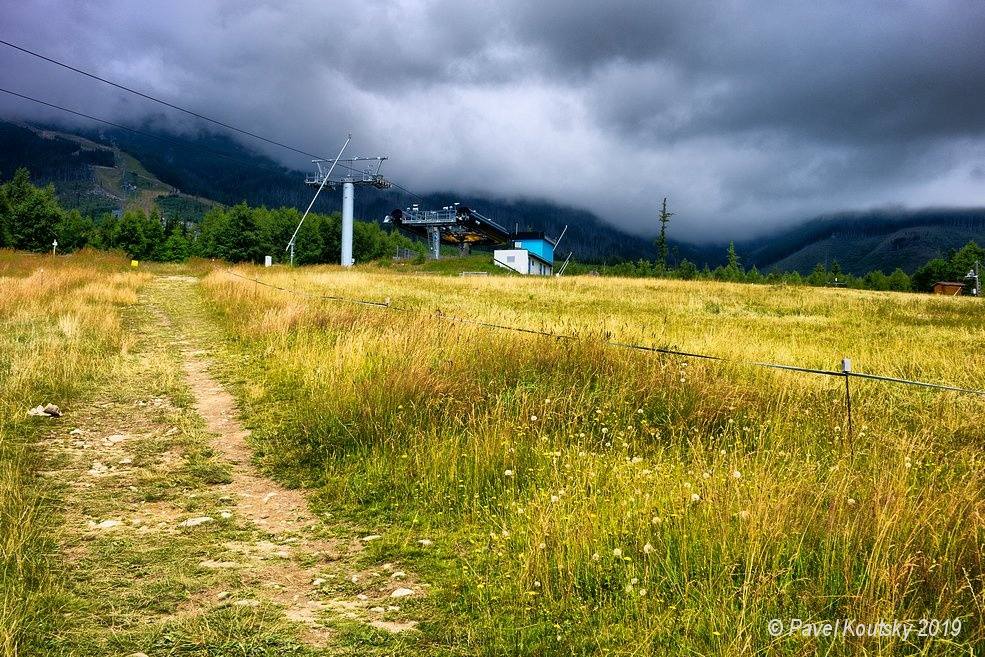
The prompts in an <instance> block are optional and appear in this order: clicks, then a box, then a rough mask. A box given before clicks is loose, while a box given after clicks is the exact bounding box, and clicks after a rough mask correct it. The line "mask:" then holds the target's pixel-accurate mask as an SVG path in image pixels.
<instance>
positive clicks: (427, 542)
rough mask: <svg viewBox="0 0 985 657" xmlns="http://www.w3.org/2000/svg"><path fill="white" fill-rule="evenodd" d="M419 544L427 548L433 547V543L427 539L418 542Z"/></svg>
mask: <svg viewBox="0 0 985 657" xmlns="http://www.w3.org/2000/svg"><path fill="white" fill-rule="evenodd" d="M418 543H420V544H421V545H423V546H424V547H427V546H429V545H433V542H432V541H431V540H429V539H426V538H422V539H421V540H419V541H418Z"/></svg>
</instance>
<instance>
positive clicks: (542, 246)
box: [516, 239, 554, 264]
mask: <svg viewBox="0 0 985 657" xmlns="http://www.w3.org/2000/svg"><path fill="white" fill-rule="evenodd" d="M516 241H517V242H519V243H520V247H519V248H521V249H526V250H527V251H530V252H531V253H533V254H534V255H535V256H537V257H538V258H541V259H543V260H546V261H547V262H549V263H552V264H553V262H554V247H553V246H551V243H550V242H548V241H547V240H543V239H531V240H523V239H521V240H516Z"/></svg>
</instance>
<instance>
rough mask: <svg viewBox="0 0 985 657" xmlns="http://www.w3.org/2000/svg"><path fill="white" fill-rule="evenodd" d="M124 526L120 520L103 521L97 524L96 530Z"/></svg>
mask: <svg viewBox="0 0 985 657" xmlns="http://www.w3.org/2000/svg"><path fill="white" fill-rule="evenodd" d="M120 524H122V523H121V522H120V521H119V520H103V521H102V522H100V523H97V524H96V529H112V528H113V527H117V526H119V525H120Z"/></svg>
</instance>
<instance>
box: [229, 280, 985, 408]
mask: <svg viewBox="0 0 985 657" xmlns="http://www.w3.org/2000/svg"><path fill="white" fill-rule="evenodd" d="M222 271H224V272H225V273H227V274H229V275H230V276H234V277H236V278H240V279H242V280H244V281H249V282H251V283H255V284H257V285H262V286H264V287H267V288H270V289H274V290H279V291H281V292H284V293H287V294H292V295H295V296H299V297H305V298H308V299H315V300H320V301H338V302H342V303H353V304H357V305H362V306H372V307H376V308H382V309H384V310H392V311H395V312H411V311H412V310H414V309H412V308H405V307H402V306H395V305H393V304H391V303H390V301H389V299H388V300H387V301H385V302H384V301H370V300H367V299H354V298H351V297H342V296H336V295H330V294H314V293H311V292H305V291H304V290H294V289H291V288H286V287H281V286H279V285H273V284H271V283H267V282H265V281H261V280H260V279H258V278H250V277H249V276H244V275H242V274H239V273H237V272H235V271H233V270H231V269H224V270H222ZM434 316H435V317H438V318H441V319H443V320H446V321H449V322H455V323H459V324H470V325H472V326H479V327H482V328H489V329H497V330H501V331H511V332H513V333H525V334H528V335H539V336H543V337H548V338H554V339H556V340H577V339H578V338H579V336H578V335H572V334H567V333H553V332H550V331H543V330H539V329H533V328H527V327H522V326H509V325H507V324H495V323H492V322H484V321H482V320H478V319H471V318H468V317H458V316H455V315H448V314H445V313H443V312H442V311H441V310H440V309H437V310H435V312H434ZM604 344H605V345H607V346H610V347H616V348H619V349H629V350H634V351H644V352H649V353H656V354H664V355H669V356H680V357H682V358H698V359H702V360H713V361H718V362H721V363H730V364H735V365H743V366H746V367H762V368H766V369H774V370H786V371H789V372H800V373H802V374H816V375H819V376H836V377H842V378H845V379H846V380H847V379H848V378H851V377H855V378H858V379H868V380H871V381H881V382H884V383H896V384H901V385H909V386H918V387H923V388H930V389H934V390H947V391H950V392H961V393H967V394H971V395H982V396H985V390H976V389H974V388H962V387H960V386H952V385H946V384H943V383H929V382H927V381H913V380H910V379H902V378H898V377H894V376H884V375H881V374H867V373H865V372H843V371H838V370H822V369H815V368H810V367H799V366H797V365H785V364H782V363H768V362H759V361H746V360H732V359H729V358H723V357H721V356H713V355H710V354H699V353H694V352H690V351H680V350H677V349H669V348H665V347H655V346H652V345H644V344H634V343H631V342H617V341H615V340H608V339H607V340H605V341H604Z"/></svg>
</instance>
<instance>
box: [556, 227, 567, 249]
mask: <svg viewBox="0 0 985 657" xmlns="http://www.w3.org/2000/svg"><path fill="white" fill-rule="evenodd" d="M567 232H568V224H565V225H564V230H562V231H561V235H560V236H559V237H558V238H557V242H554V248H555V249H556V248H557V245H558V244H560V243H561V240H562V239H564V234H565V233H567Z"/></svg>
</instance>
